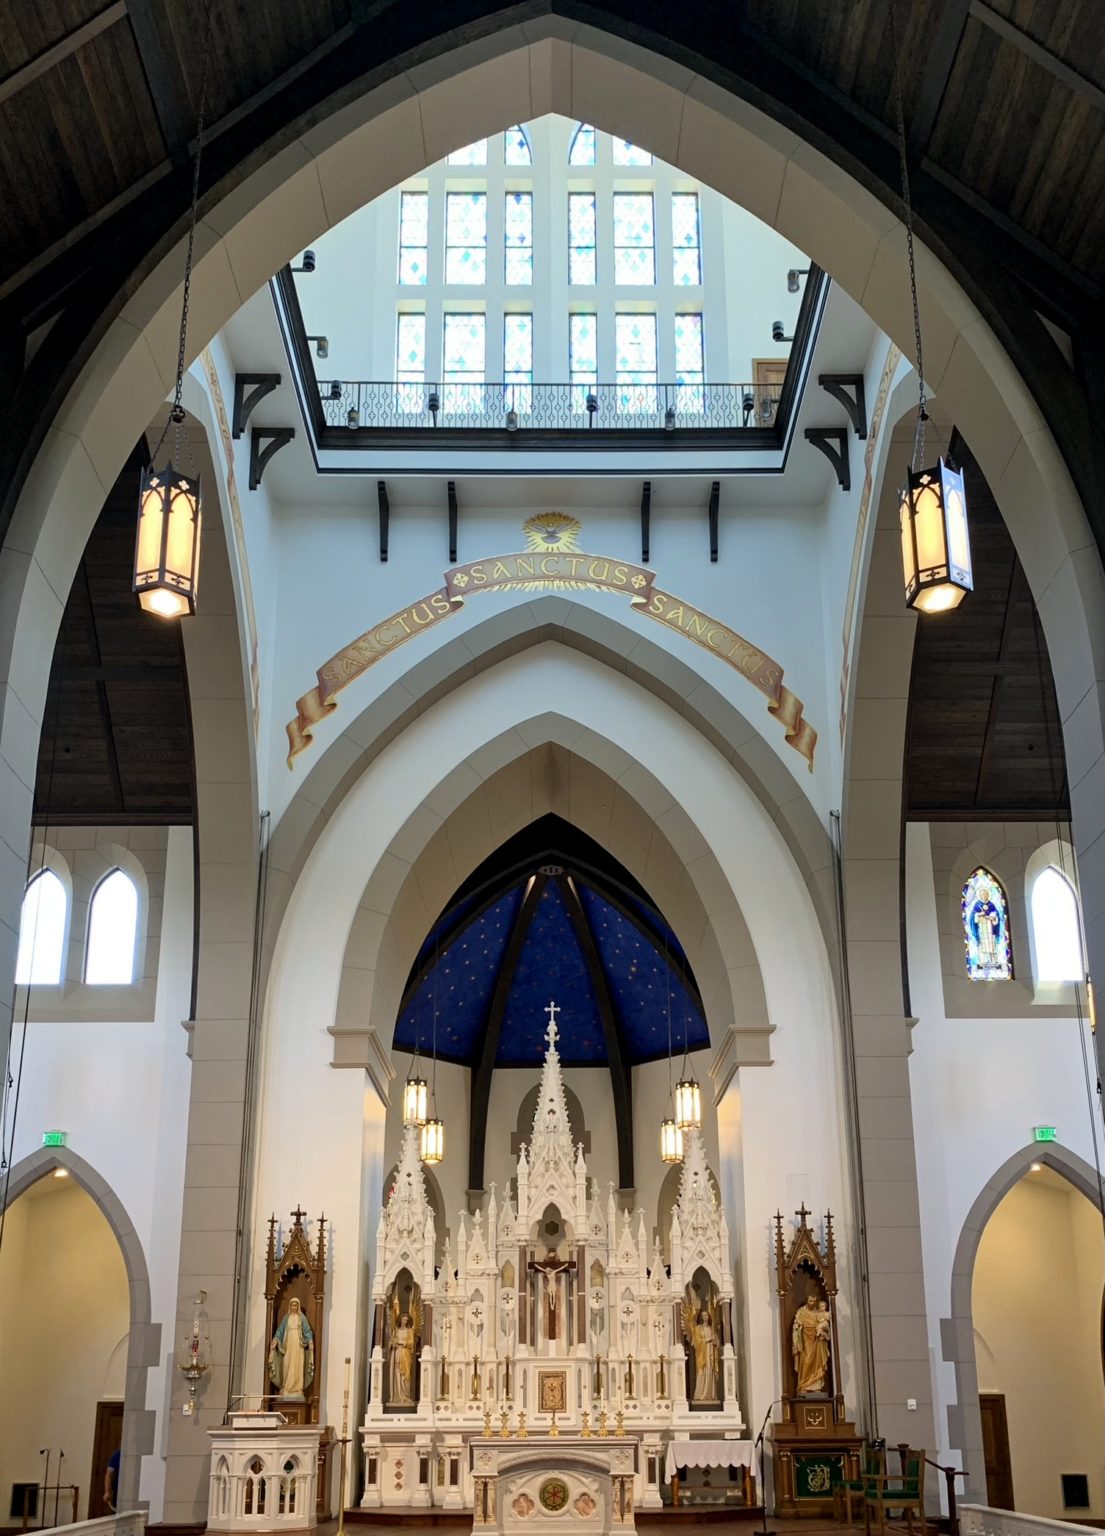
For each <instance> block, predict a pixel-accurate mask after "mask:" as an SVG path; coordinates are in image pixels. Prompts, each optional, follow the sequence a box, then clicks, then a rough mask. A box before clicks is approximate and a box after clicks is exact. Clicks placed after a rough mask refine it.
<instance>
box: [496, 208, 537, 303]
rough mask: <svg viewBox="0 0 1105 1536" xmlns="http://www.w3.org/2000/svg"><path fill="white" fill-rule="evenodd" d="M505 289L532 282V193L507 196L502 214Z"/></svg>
mask: <svg viewBox="0 0 1105 1536" xmlns="http://www.w3.org/2000/svg"><path fill="white" fill-rule="evenodd" d="M503 230H504V238H505V241H506V281H507V285H508V286H514V285H518V284H525V283H532V282H533V193H532V192H508V193H507V194H506V205H505V208H504V214H503Z"/></svg>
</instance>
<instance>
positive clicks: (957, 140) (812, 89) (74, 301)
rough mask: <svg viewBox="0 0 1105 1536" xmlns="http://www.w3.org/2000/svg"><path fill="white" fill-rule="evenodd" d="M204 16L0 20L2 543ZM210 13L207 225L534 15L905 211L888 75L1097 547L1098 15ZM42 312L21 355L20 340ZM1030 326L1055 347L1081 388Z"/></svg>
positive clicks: (134, 237) (177, 204)
mask: <svg viewBox="0 0 1105 1536" xmlns="http://www.w3.org/2000/svg"><path fill="white" fill-rule="evenodd" d="M206 3H207V0H114V3H108V4H106V5H105V4H104V3H103V0H10V3H9V4H8V5H7V6H5V7H3V8H2V9H0V209H2V214H0V406H2V407H3V409H0V531H2V529H3V527H4V526H6V523H5V519H6V518H7V517H9V516H10V511H11V507H12V505H13V504H14V498H15V496H16V495H17V494H18V490H19V486H20V484H21V482H22V478H23V476H24V475H25V473H26V470H27V467H28V465H29V462H30V459H31V456H32V455H33V453H34V451H35V449H36V447H37V445H38V443H39V442H40V441H41V437H42V434H43V432H44V431H45V429H46V424H47V423H48V421H49V419H50V417H51V414H52V412H53V410H54V409H55V408H56V405H57V402H58V401H59V399H60V398H61V397H62V394H63V392H64V389H65V388H66V387H67V386H68V384H69V383H71V382H72V380H73V378H74V377H75V376H76V372H77V370H79V368H80V366H81V364H82V363H83V361H84V360H85V359H86V358H87V357H88V356H89V355H90V353H91V350H92V348H93V347H94V345H95V343H96V341H97V340H98V338H99V337H100V336H101V335H102V334H103V331H104V329H105V327H106V326H107V325H108V324H109V323H110V321H111V319H112V317H113V316H114V315H115V314H116V313H117V312H118V310H119V308H120V307H121V305H122V304H123V303H124V302H125V300H126V297H127V294H128V293H129V292H132V291H133V287H134V284H135V282H136V281H137V280H138V279H139V278H140V277H141V276H142V275H143V274H144V273H145V272H147V271H149V270H150V269H151V268H152V266H153V265H154V264H155V262H156V261H157V260H158V259H159V258H160V256H161V255H162V254H164V252H165V251H166V250H168V249H169V247H170V245H171V243H172V241H174V240H175V239H176V238H177V237H178V236H179V234H180V232H181V229H182V226H183V221H184V219H185V216H186V212H187V208H188V203H189V196H190V192H191V172H190V165H189V163H188V155H189V150H190V141H191V139H192V137H193V135H194V132H195V125H196V119H197V106H198V100H199V95H200V80H201V76H202V55H203V37H204V17H205V13H206ZM211 7H212V9H211V35H212V47H211V56H210V82H209V87H210V88H209V104H208V105H209V110H208V129H209V135H208V143H207V148H206V150H205V155H204V167H203V176H202V184H201V191H202V197H203V202H204V205H205V206H209V205H210V204H212V203H213V202H214V201H215V200H217V199H218V198H220V197H222V196H224V195H225V194H226V193H227V192H228V191H229V190H230V189H231V188H232V187H233V186H234V185H235V184H236V183H237V182H238V181H240V180H241V179H242V177H243V176H245V175H246V174H248V173H249V172H250V171H251V170H252V169H254V168H255V167H256V166H257V165H258V164H259V163H260V162H261V161H262V160H263V159H264V158H265V157H267V156H269V155H271V154H272V153H273V152H274V151H275V150H276V149H278V148H280V147H281V146H283V145H284V144H287V143H288V142H290V141H291V140H292V139H293V138H294V136H295V135H296V134H297V133H301V132H302V131H303V129H304V127H305V126H308V125H310V124H311V123H313V122H316V121H318V120H319V119H320V118H322V117H324V116H326V115H327V114H328V113H329V112H331V111H333V110H334V109H335V108H337V107H339V106H341V105H343V104H344V103H346V102H348V101H349V100H351V99H353V98H355V97H356V96H357V95H358V94H360V93H361V92H363V91H364V90H365V89H366V88H367V87H369V86H371V85H376V84H379V83H382V82H384V81H386V80H388V79H392V78H395V77H397V76H399V75H400V74H401V73H402V72H403V71H404V70H406V69H408V68H409V67H410V66H411V64H412V63H414V62H418V61H424V60H427V59H431V58H434V57H438V56H442V55H444V54H446V53H448V51H450V50H451V49H454V48H456V47H457V46H458V45H460V44H464V43H471V42H473V41H474V40H477V39H479V38H482V37H486V36H487V35H488V34H489V33H493V32H495V31H497V30H501V29H503V28H505V27H508V26H511V25H516V24H517V23H519V22H525V21H527V20H530V19H533V18H537V17H541V16H542V15H546V14H550V13H551V14H554V15H556V16H558V17H560V18H563V19H564V20H565V21H567V22H569V23H574V22H584V23H587V24H589V25H591V26H593V27H596V28H600V29H603V30H605V31H607V32H609V33H611V34H614V35H615V36H619V37H625V38H628V39H630V40H631V41H633V42H637V43H640V44H642V45H643V46H644V47H646V48H648V49H651V50H653V51H654V52H656V53H658V54H659V55H661V56H665V57H668V58H671V59H674V60H676V61H678V62H679V63H680V64H682V65H685V66H687V67H689V68H691V69H693V70H695V71H696V72H697V73H699V74H700V75H702V76H703V77H704V78H706V79H710V80H713V81H715V82H716V83H717V84H719V85H720V86H722V87H723V88H725V89H727V90H730V91H732V92H734V93H735V94H737V95H738V96H741V97H743V98H745V99H746V100H748V101H750V102H752V103H753V104H754V105H756V106H757V107H760V108H762V109H763V110H765V111H766V112H768V113H769V114H771V115H772V116H774V117H775V118H776V119H778V120H779V121H781V122H783V123H785V124H786V125H787V126H788V127H790V128H792V129H793V130H794V131H796V132H797V133H799V134H800V135H801V136H802V137H803V138H804V139H806V140H807V141H808V142H810V143H812V144H814V145H815V146H817V147H818V148H819V149H821V150H822V151H824V152H825V153H826V154H828V155H829V156H830V157H831V158H833V159H834V160H835V161H836V162H837V163H838V164H840V165H842V166H843V167H844V168H845V169H846V170H847V171H848V172H849V174H852V175H854V176H856V177H858V178H859V180H860V181H861V182H863V184H864V185H866V186H867V187H868V188H870V190H871V191H872V192H873V193H874V194H875V195H876V196H877V197H879V198H881V199H882V200H883V201H884V202H885V203H886V204H888V205H889V206H890V207H892V208H893V209H894V210H895V211H896V212H897V211H899V210H900V207H901V203H900V176H899V162H898V151H897V142H896V131H895V121H896V111H895V93H894V79H895V56H896V53H897V56H898V57H899V58H900V61H901V68H900V73H901V79H902V86H903V97H904V106H905V118H906V123H907V129H908V143H909V156H910V161H911V184H912V189H913V199H914V206H915V213H916V218H917V223H918V227H919V230H920V232H921V234H922V236H923V238H924V239H925V240H926V241H927V243H928V244H929V245H930V246H931V248H932V249H934V250H935V251H936V253H937V254H938V255H939V256H940V258H941V259H942V260H944V261H945V262H946V263H947V264H948V265H949V266H950V268H951V270H952V271H953V273H954V274H955V276H956V277H957V278H958V279H959V280H960V281H961V282H962V283H963V285H964V287H965V288H966V291H967V292H968V294H969V295H970V296H971V298H972V299H973V300H974V301H975V302H976V303H977V304H978V305H979V307H980V308H981V310H982V313H983V314H984V315H985V317H986V318H987V320H988V321H989V322H990V324H991V325H992V326H993V327H994V329H995V331H996V332H997V334H998V336H999V339H1000V340H1001V341H1002V343H1003V344H1004V345H1005V346H1006V347H1007V348H1008V349H1009V350H1010V353H1011V355H1012V356H1013V358H1014V361H1015V362H1016V363H1017V366H1018V367H1019V368H1020V369H1021V371H1022V374H1023V375H1024V377H1025V378H1026V380H1027V382H1028V384H1029V387H1030V388H1031V389H1032V390H1033V392H1034V393H1035V394H1036V397H1037V398H1038V399H1039V401H1040V404H1041V409H1042V410H1043V411H1044V413H1045V416H1046V418H1047V420H1048V424H1049V425H1050V426H1051V427H1052V430H1053V431H1054V432H1055V434H1056V436H1057V438H1058V440H1059V442H1060V446H1061V448H1062V450H1063V453H1064V456H1065V458H1066V460H1067V463H1068V465H1069V467H1070V469H1071V473H1072V474H1073V475H1074V477H1075V480H1076V483H1077V485H1078V488H1079V491H1080V494H1081V495H1082V499H1083V502H1084V504H1085V506H1086V508H1087V513H1088V516H1089V517H1090V518H1091V521H1092V523H1093V526H1094V529H1095V533H1096V534H1097V536H1098V540H1099V544H1100V546H1101V547H1102V549H1103V550H1105V430H1102V423H1101V421H1100V419H1099V418H1100V416H1101V414H1102V402H1103V401H1105V308H1103V304H1105V25H1103V23H1102V7H1101V0H699V3H698V4H697V5H694V6H678V5H673V4H671V3H670V0H517V3H514V4H504V3H501V0H500V3H498V4H488V3H487V0H441V3H439V4H437V5H432V6H431V5H401V4H399V3H398V0H263V3H262V0H252V3H245V0H211ZM895 43H896V44H897V49H895ZM59 313H63V314H64V318H63V320H62V321H60V322H59V323H55V324H54V325H53V327H52V328H51V330H50V331H49V334H47V335H46V336H45V339H44V340H42V341H41V345H39V346H38V347H37V350H35V351H34V352H33V356H32V355H31V353H30V351H28V349H27V347H26V339H27V337H28V336H29V335H31V334H32V333H33V332H35V331H36V330H38V329H39V328H40V327H41V326H42V325H43V323H44V322H45V321H46V320H48V319H50V318H51V317H53V316H56V315H58V314H59ZM1041 313H1042V314H1044V315H1046V316H1047V318H1048V319H1049V321H1051V322H1052V323H1054V324H1056V325H1058V326H1060V327H1061V328H1062V329H1063V330H1065V331H1066V332H1067V333H1068V334H1070V335H1071V336H1072V337H1073V345H1074V350H1075V367H1074V369H1073V370H1072V369H1071V368H1070V367H1069V366H1068V364H1067V362H1066V361H1065V359H1064V358H1063V356H1062V354H1061V351H1060V349H1059V348H1058V347H1057V346H1056V344H1055V342H1054V340H1053V339H1052V338H1051V336H1050V335H1049V333H1048V332H1047V330H1046V328H1045V327H1044V325H1043V323H1042V322H1041V320H1040V318H1039V316H1040V314H1041Z"/></svg>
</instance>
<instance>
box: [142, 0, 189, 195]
mask: <svg viewBox="0 0 1105 1536" xmlns="http://www.w3.org/2000/svg"><path fill="white" fill-rule="evenodd" d="M126 10H127V16H128V19H129V21H130V26H131V33H132V34H133V37H134V46H135V48H136V49H137V50H138V58H139V60H140V62H141V64H142V73H143V74H144V75H145V77H146V87H147V89H148V90H149V93H150V101H151V103H152V105H153V110H154V115H155V116H156V118H157V122H158V127H159V128H160V130H161V137H162V140H163V142H164V145H165V153H166V154H167V155H168V157H169V159H170V160H171V161H172V163H173V164H174V165H179V164H181V162H182V161H184V160H187V158H188V147H189V144H190V142H191V136H192V132H193V130H194V128H195V126H196V115H195V112H194V111H193V110H192V102H191V98H190V97H189V95H188V86H187V83H186V81H185V79H184V72H183V70H182V69H181V65H180V56H179V54H178V53H177V50H176V45H175V43H174V40H173V35H172V31H171V29H170V27H169V23H168V18H167V16H166V13H165V6H164V3H163V0H127V6H126Z"/></svg>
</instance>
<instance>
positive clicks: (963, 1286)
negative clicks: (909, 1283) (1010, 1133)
mask: <svg viewBox="0 0 1105 1536" xmlns="http://www.w3.org/2000/svg"><path fill="white" fill-rule="evenodd" d="M1033 1163H1043V1164H1044V1166H1045V1167H1046V1168H1050V1169H1052V1171H1053V1172H1055V1173H1058V1174H1061V1175H1062V1177H1063V1178H1064V1179H1066V1180H1067V1182H1068V1183H1069V1184H1072V1185H1073V1186H1074V1188H1075V1189H1076V1190H1078V1192H1079V1193H1080V1194H1083V1195H1085V1197H1086V1199H1087V1200H1089V1202H1090V1204H1091V1205H1093V1206H1094V1207H1095V1208H1096V1209H1097V1210H1099V1211H1101V1212H1102V1216H1103V1219H1105V1205H1103V1198H1102V1191H1101V1185H1100V1184H1099V1182H1098V1176H1097V1173H1096V1171H1095V1170H1094V1169H1093V1168H1092V1167H1091V1166H1090V1164H1089V1163H1087V1162H1086V1160H1085V1159H1084V1158H1082V1157H1079V1155H1078V1153H1077V1152H1073V1151H1071V1150H1070V1148H1069V1147H1064V1146H1061V1145H1059V1144H1058V1143H1054V1142H1053V1143H1050V1144H1043V1145H1041V1144H1040V1143H1037V1142H1032V1143H1030V1144H1029V1145H1028V1146H1024V1147H1019V1148H1018V1149H1017V1151H1016V1152H1014V1153H1013V1155H1012V1156H1011V1157H1008V1158H1006V1160H1005V1162H1004V1163H1002V1165H1001V1167H1000V1168H999V1169H998V1170H997V1171H996V1172H995V1174H994V1175H993V1177H992V1178H991V1179H990V1180H989V1182H988V1183H987V1184H986V1186H985V1188H984V1189H982V1190H981V1191H980V1193H979V1195H978V1197H977V1198H976V1200H975V1202H974V1204H973V1205H972V1206H971V1209H970V1210H969V1211H968V1212H967V1216H966V1219H965V1221H964V1223H963V1229H962V1231H961V1232H960V1234H959V1241H958V1243H957V1244H956V1249H955V1258H954V1260H953V1262H952V1282H951V1316H950V1317H943V1318H941V1319H940V1335H941V1345H942V1354H943V1358H944V1359H945V1361H947V1362H948V1363H949V1364H951V1365H952V1366H954V1368H955V1395H956V1401H955V1402H954V1403H950V1404H949V1405H948V1444H949V1447H950V1448H951V1449H952V1450H953V1451H959V1453H960V1455H961V1456H962V1459H963V1468H964V1470H965V1472H966V1474H967V1477H966V1491H965V1497H966V1498H968V1499H973V1500H975V1501H977V1502H979V1503H982V1504H984V1503H985V1502H986V1468H985V1464H984V1461H983V1450H982V1414H981V1412H980V1410H979V1406H978V1364H977V1360H976V1354H975V1349H976V1341H975V1331H974V1310H973V1304H972V1296H971V1290H972V1284H973V1280H974V1270H975V1258H976V1256H977V1254H978V1245H979V1242H980V1240H981V1238H982V1233H983V1231H984V1229H985V1227H986V1223H987V1222H988V1221H989V1220H990V1217H991V1216H992V1215H993V1214H994V1212H995V1211H996V1210H997V1208H998V1206H999V1205H1000V1204H1001V1202H1002V1200H1004V1199H1005V1196H1006V1195H1007V1194H1008V1193H1009V1191H1010V1190H1011V1189H1012V1188H1013V1186H1014V1185H1015V1184H1017V1183H1019V1182H1020V1180H1021V1179H1022V1178H1023V1177H1024V1176H1025V1174H1026V1173H1027V1172H1028V1170H1029V1168H1030V1167H1031V1165H1032V1164H1033Z"/></svg>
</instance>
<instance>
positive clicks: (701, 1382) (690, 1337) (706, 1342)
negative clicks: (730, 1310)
mask: <svg viewBox="0 0 1105 1536" xmlns="http://www.w3.org/2000/svg"><path fill="white" fill-rule="evenodd" d="M683 1334H684V1337H685V1338H686V1340H687V1342H688V1343H689V1344H690V1346H691V1353H692V1355H693V1357H694V1386H693V1387H692V1389H691V1401H692V1402H693V1403H717V1402H720V1401H721V1397H720V1393H719V1391H718V1384H719V1381H720V1375H721V1371H720V1357H721V1340H720V1338H719V1337H718V1330H717V1325H716V1322H715V1318H714V1312H713V1308H712V1307H711V1306H710V1304H709V1302H705V1303H703V1302H702V1301H700V1300H699V1297H698V1293H697V1291H695V1292H694V1300H693V1301H690V1300H687V1301H684V1302H683Z"/></svg>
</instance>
